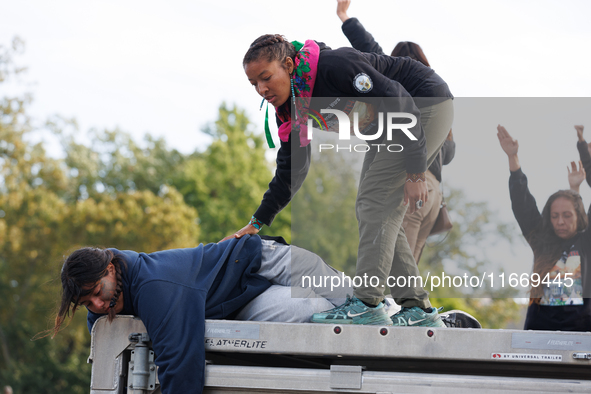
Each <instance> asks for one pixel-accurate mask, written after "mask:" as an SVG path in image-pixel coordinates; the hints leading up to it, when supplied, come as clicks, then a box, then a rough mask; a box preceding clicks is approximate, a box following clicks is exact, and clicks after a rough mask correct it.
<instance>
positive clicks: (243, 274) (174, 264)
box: [87, 235, 271, 394]
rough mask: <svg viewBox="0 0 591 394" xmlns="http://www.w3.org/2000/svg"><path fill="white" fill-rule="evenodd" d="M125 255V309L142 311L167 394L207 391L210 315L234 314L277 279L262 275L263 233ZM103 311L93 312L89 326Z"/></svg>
mask: <svg viewBox="0 0 591 394" xmlns="http://www.w3.org/2000/svg"><path fill="white" fill-rule="evenodd" d="M111 250H112V251H113V253H115V255H117V256H119V257H122V258H123V260H124V261H125V263H126V265H127V267H121V270H122V282H123V300H124V309H123V311H122V312H121V314H131V315H135V316H138V317H139V318H140V319H141V320H142V322H143V323H144V325H145V326H146V329H147V331H148V335H149V336H150V339H151V340H152V343H153V348H154V352H155V354H156V360H155V363H156V365H157V366H158V378H159V380H160V385H161V390H162V393H163V394H167V393H168V394H170V393H195V392H199V393H200V392H202V390H203V384H204V373H205V348H204V336H205V319H206V318H208V319H223V318H227V317H230V318H231V317H232V316H233V314H235V313H236V312H237V311H238V310H239V309H240V308H241V307H243V306H244V305H246V304H247V303H248V302H249V301H251V300H252V299H253V298H255V297H256V296H257V295H259V294H261V293H262V292H263V291H265V290H266V289H267V288H268V287H269V286H270V285H271V284H270V282H269V281H267V280H266V279H265V278H263V277H262V276H260V275H257V274H256V272H257V271H258V270H259V268H260V265H261V239H260V237H259V236H256V235H255V236H248V235H246V236H244V237H242V238H239V239H236V238H232V239H229V240H227V241H224V242H220V243H217V244H215V243H213V244H208V245H205V246H204V245H203V244H201V245H199V246H198V247H196V248H190V249H173V250H165V251H161V252H155V253H151V254H145V253H137V252H133V251H119V250H117V249H111ZM100 316H102V315H98V314H95V313H92V312H90V311H89V312H88V317H87V321H88V328H89V330H90V329H91V328H92V326H93V324H94V322H95V321H96V319H98V318H99V317H100Z"/></svg>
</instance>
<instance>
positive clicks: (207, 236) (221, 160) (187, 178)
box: [173, 104, 291, 242]
mask: <svg viewBox="0 0 591 394" xmlns="http://www.w3.org/2000/svg"><path fill="white" fill-rule="evenodd" d="M204 132H206V133H207V134H209V135H211V136H212V137H213V142H212V143H211V145H210V146H209V147H208V148H207V149H206V150H205V152H203V153H196V154H195V155H193V157H192V158H190V159H189V160H187V162H186V163H185V165H184V167H183V169H182V171H181V172H180V174H178V176H177V177H176V178H175V180H174V181H173V186H174V187H176V188H177V189H178V190H179V191H180V192H181V193H182V194H183V196H184V198H185V202H186V203H187V204H189V205H190V206H192V207H195V208H196V209H197V212H198V213H199V225H200V227H201V230H202V237H201V240H202V242H218V241H219V240H221V239H222V238H224V237H225V236H227V235H230V234H232V233H233V232H235V231H238V230H239V229H241V228H242V227H244V226H245V225H246V224H247V223H248V220H249V219H250V217H251V216H252V214H253V213H254V212H255V210H256V209H257V208H258V206H259V204H260V202H261V199H262V197H263V194H264V193H265V191H266V190H267V187H268V183H269V182H270V181H271V178H272V172H271V171H270V168H269V163H268V162H267V160H266V159H265V147H264V143H263V137H261V136H260V135H255V134H254V132H253V131H252V124H251V123H250V121H249V120H248V118H247V117H246V115H245V114H244V111H242V110H239V109H238V108H236V107H232V108H228V107H227V106H226V104H222V105H221V106H220V108H219V116H218V119H217V120H216V122H215V123H214V124H213V125H210V126H208V127H206V128H205V129H204ZM290 222H291V215H290V209H289V207H288V208H287V209H285V210H283V211H282V212H281V213H280V214H279V215H277V217H276V219H275V221H274V222H273V224H272V226H271V227H270V228H268V227H266V226H265V227H264V228H263V231H262V232H261V234H272V235H280V236H283V237H284V238H285V239H286V240H288V242H289V241H290V239H291V234H290V233H291V232H290V228H289V226H290Z"/></svg>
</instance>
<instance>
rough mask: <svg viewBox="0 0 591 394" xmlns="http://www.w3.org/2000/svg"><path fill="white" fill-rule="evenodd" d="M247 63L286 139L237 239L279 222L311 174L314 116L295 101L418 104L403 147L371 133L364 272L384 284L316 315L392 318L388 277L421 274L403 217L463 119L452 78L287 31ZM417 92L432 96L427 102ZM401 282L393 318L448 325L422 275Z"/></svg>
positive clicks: (364, 189) (362, 235) (372, 320)
mask: <svg viewBox="0 0 591 394" xmlns="http://www.w3.org/2000/svg"><path fill="white" fill-rule="evenodd" d="M243 65H244V71H245V72H246V75H247V77H248V79H249V81H250V83H251V84H252V85H253V86H254V88H255V89H256V91H257V93H259V94H260V95H261V96H262V97H263V98H264V99H266V100H267V101H268V102H269V103H271V104H272V105H273V106H274V107H275V109H276V115H277V116H276V117H277V122H278V125H279V137H280V140H281V147H280V149H279V152H278V154H277V170H276V172H275V177H274V178H273V180H272V181H271V183H270V184H269V190H268V191H267V192H266V193H265V195H264V196H263V200H262V202H261V205H260V206H259V208H258V209H257V211H256V212H255V213H254V215H253V217H252V218H251V221H250V223H249V224H248V225H246V226H245V227H244V228H242V229H241V230H239V231H238V232H237V233H235V234H234V235H233V236H234V237H236V238H239V237H241V236H243V235H245V234H255V233H258V231H259V230H260V228H261V226H262V225H271V223H272V222H273V218H274V217H275V215H277V213H279V212H280V211H281V210H282V209H283V208H285V206H287V204H288V203H289V201H290V200H291V198H292V196H293V195H294V194H295V193H296V192H297V191H298V189H299V188H300V186H301V185H302V183H303V181H304V179H305V178H306V175H307V173H308V169H309V165H310V157H311V148H310V145H309V142H310V141H309V140H308V139H307V138H306V135H307V133H306V128H305V122H301V119H302V118H301V116H297V117H296V116H292V105H291V104H292V102H293V101H295V99H296V98H300V97H303V98H310V97H323V98H343V97H344V98H356V99H357V100H358V101H363V102H369V101H371V100H372V99H373V100H377V101H380V100H381V102H382V103H388V101H387V99H389V98H390V99H395V100H397V101H398V103H402V108H401V107H396V108H394V107H388V108H384V109H380V111H384V112H386V111H389V112H407V113H409V112H410V113H413V114H415V116H416V117H417V125H416V127H413V128H409V130H410V132H412V134H413V135H414V138H415V140H412V139H410V138H407V137H406V136H405V135H402V136H400V134H402V133H399V135H398V136H397V138H398V137H399V139H400V142H401V143H402V144H403V146H404V151H403V152H402V153H393V152H389V151H388V150H386V149H381V150H378V149H376V146H375V143H378V142H381V141H382V140H373V141H370V142H372V143H374V145H373V146H370V145H368V150H367V153H366V154H365V158H364V162H363V167H362V170H361V178H360V183H359V190H358V194H357V201H356V216H357V220H358V222H359V249H358V256H357V266H356V276H358V277H360V278H363V277H364V276H367V277H368V278H372V277H375V278H377V280H378V281H379V283H377V286H375V282H374V283H373V284H374V286H375V287H374V286H371V285H369V284H367V283H364V284H363V286H360V287H357V288H356V289H355V291H354V297H353V298H352V299H351V300H349V301H348V302H347V304H346V305H345V306H344V307H343V308H340V309H339V308H337V310H335V311H327V313H324V314H315V315H314V317H313V318H312V320H313V321H315V322H321V323H333V322H334V321H335V320H338V321H339V322H345V323H353V324H380V325H386V324H389V323H390V318H389V317H388V316H387V314H386V313H385V311H384V307H383V302H382V301H383V298H384V288H385V286H386V285H388V283H387V279H388V276H391V277H394V278H398V277H403V278H404V279H405V280H406V282H407V283H408V282H411V281H410V280H408V278H409V277H417V276H418V275H419V271H418V269H417V266H416V263H415V260H414V258H413V255H412V251H411V250H410V248H409V245H408V241H407V239H406V236H405V233H404V230H401V225H402V220H403V217H404V214H405V212H406V210H407V207H408V210H409V211H410V212H411V213H412V212H415V211H416V210H417V209H420V208H421V206H422V205H423V203H424V202H425V201H427V199H428V189H427V185H426V182H425V180H426V178H425V172H426V170H427V167H428V165H429V164H431V162H432V161H433V160H434V159H435V157H436V156H437V153H438V152H439V150H440V149H441V146H442V145H443V143H444V141H445V138H446V136H447V135H448V133H449V130H450V128H451V124H452V120H453V104H452V97H453V96H452V94H451V92H450V91H449V88H448V86H447V84H446V83H445V81H444V80H443V79H442V78H441V77H439V76H438V75H437V74H436V73H435V72H434V71H433V70H432V69H430V68H429V67H426V66H424V65H423V64H421V63H419V62H416V61H414V60H412V59H409V58H401V57H398V58H397V57H391V56H385V55H378V54H375V53H360V52H358V51H357V50H355V49H352V48H339V49H336V50H332V49H331V48H329V47H327V46H326V45H324V44H323V43H317V42H315V41H313V40H307V41H306V42H305V44H303V45H302V44H301V43H298V42H296V41H294V42H293V43H290V42H288V41H287V40H286V39H285V38H284V37H283V36H281V35H278V34H268V35H263V36H261V37H259V38H258V39H256V40H255V41H254V42H253V43H252V44H251V46H250V48H249V49H248V51H247V53H246V55H245V56H244V60H243ZM414 98H426V100H423V101H421V103H422V104H423V105H418V107H419V108H417V106H415V104H414V101H413V100H414ZM330 101H331V104H333V105H334V107H333V109H337V110H343V109H344V108H343V107H344V106H345V105H346V104H347V103H348V102H349V101H350V100H347V99H343V100H340V101H338V100H332V99H331V100H330ZM426 102H428V103H427V104H426ZM335 103H336V104H335ZM380 105H381V104H380ZM384 105H390V104H384ZM401 109H402V110H401ZM302 123H303V124H302ZM373 124H374V125H375V127H374V128H373V129H371V130H369V132H367V134H368V135H373V134H376V131H377V130H376V128H377V122H374V123H373ZM292 126H295V127H294V128H293V129H292ZM298 131H299V132H298ZM384 134H386V133H384ZM382 136H384V135H382ZM292 141H293V144H292ZM391 290H392V291H391V292H392V295H393V297H394V299H395V301H396V303H398V304H399V305H400V306H401V307H402V309H401V311H400V312H399V313H398V314H396V315H395V316H394V317H393V318H392V320H393V322H394V325H408V323H409V319H412V321H413V322H415V321H416V322H419V323H418V324H417V325H425V326H444V325H443V323H442V322H441V319H440V318H439V316H438V314H437V310H436V309H435V308H432V307H431V304H430V302H429V298H428V295H427V292H426V291H425V290H424V289H423V288H422V287H420V286H418V285H417V283H416V282H415V283H414V285H413V284H411V283H408V284H407V286H406V287H395V288H391ZM350 316H354V317H350Z"/></svg>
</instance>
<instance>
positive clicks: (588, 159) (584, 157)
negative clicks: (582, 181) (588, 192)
mask: <svg viewBox="0 0 591 394" xmlns="http://www.w3.org/2000/svg"><path fill="white" fill-rule="evenodd" d="M575 130H577V138H578V142H577V150H578V151H579V157H580V158H581V162H582V163H583V168H584V169H585V172H586V178H587V184H588V185H589V186H591V143H589V144H588V143H587V141H585V138H583V130H584V126H583V125H576V126H575Z"/></svg>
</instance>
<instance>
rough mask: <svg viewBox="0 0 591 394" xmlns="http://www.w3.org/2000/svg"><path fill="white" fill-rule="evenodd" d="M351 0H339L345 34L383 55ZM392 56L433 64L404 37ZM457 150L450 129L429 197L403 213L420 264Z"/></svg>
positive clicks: (433, 169) (430, 174) (432, 169)
mask: <svg viewBox="0 0 591 394" xmlns="http://www.w3.org/2000/svg"><path fill="white" fill-rule="evenodd" d="M350 4H351V0H337V16H338V17H339V18H340V19H341V21H342V22H343V25H342V27H341V28H342V30H343V33H345V36H346V37H347V39H348V40H349V42H350V43H351V45H352V46H353V48H355V49H357V50H358V51H361V52H374V53H377V54H380V55H384V51H383V50H382V47H381V46H380V45H379V44H378V43H377V42H376V41H375V40H374V38H373V36H372V35H371V34H370V33H369V32H368V31H367V30H365V28H364V27H363V25H362V24H361V22H359V20H358V19H357V18H349V15H347V10H348V9H349V5H350ZM390 56H406V57H410V58H411V59H413V60H416V61H418V62H421V63H423V64H424V65H425V66H427V67H431V65H430V64H429V61H428V60H427V57H426V56H425V53H424V52H423V49H422V48H421V47H420V46H419V44H416V43H414V42H411V41H401V42H399V43H398V44H396V46H395V47H394V49H393V50H392V53H391V54H390ZM455 153H456V143H455V142H454V140H453V135H452V132H451V130H450V131H449V134H448V135H447V138H446V139H445V142H444V144H443V146H442V147H441V150H440V151H439V154H438V155H437V157H436V158H435V160H433V163H431V165H430V166H429V169H428V170H427V172H426V179H427V188H428V190H429V200H427V201H426V202H425V205H424V206H423V207H422V208H421V209H420V210H418V211H416V212H414V213H411V212H410V211H407V212H406V214H405V215H404V220H403V222H402V228H404V231H405V233H406V238H407V239H408V244H409V246H410V250H411V251H412V253H413V257H414V258H415V261H416V262H417V264H418V263H419V260H420V258H421V253H422V252H423V248H424V247H425V242H426V241H427V237H428V236H429V234H430V233H431V229H432V228H433V226H434V225H435V221H436V220H437V216H438V215H439V210H440V206H441V202H442V200H443V195H442V194H441V170H442V167H443V166H444V165H447V164H449V163H450V162H451V161H452V160H453V158H454V155H455Z"/></svg>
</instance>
